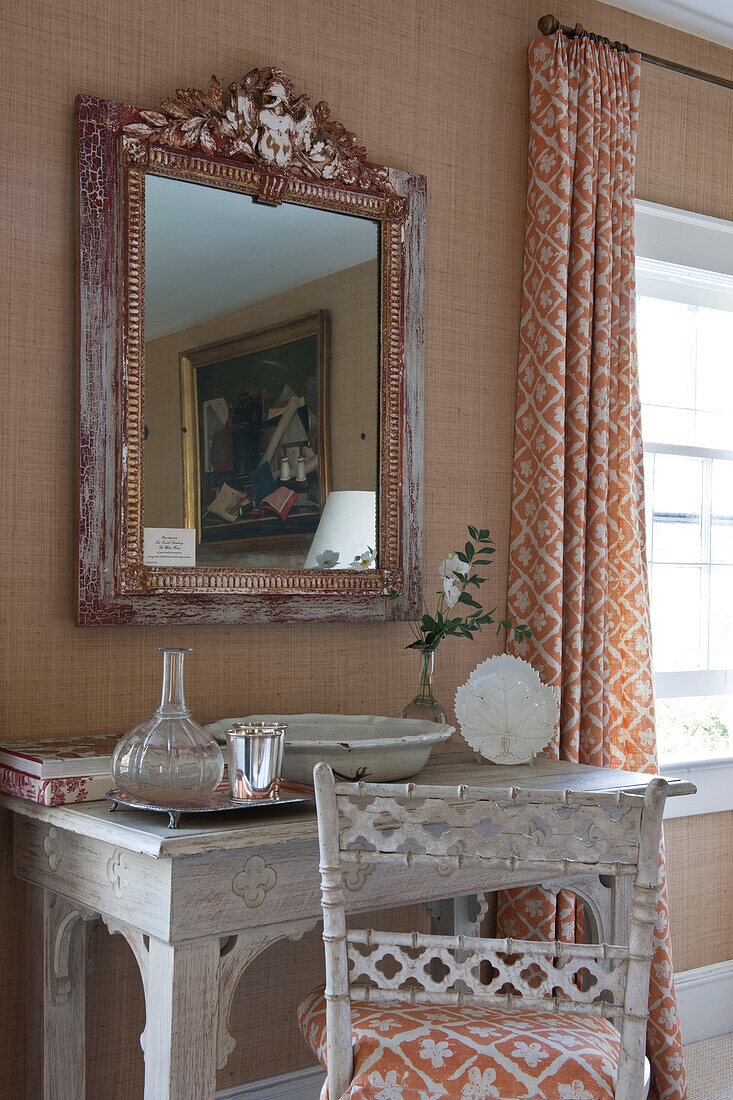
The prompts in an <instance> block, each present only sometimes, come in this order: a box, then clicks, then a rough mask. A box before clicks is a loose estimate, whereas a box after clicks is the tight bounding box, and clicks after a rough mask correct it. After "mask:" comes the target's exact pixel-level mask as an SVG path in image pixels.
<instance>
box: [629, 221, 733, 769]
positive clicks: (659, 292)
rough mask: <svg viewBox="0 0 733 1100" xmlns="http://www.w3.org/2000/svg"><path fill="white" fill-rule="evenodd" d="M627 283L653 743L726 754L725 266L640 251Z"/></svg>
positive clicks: (731, 710)
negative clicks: (637, 399)
mask: <svg viewBox="0 0 733 1100" xmlns="http://www.w3.org/2000/svg"><path fill="white" fill-rule="evenodd" d="M700 220H703V219H700ZM707 220H708V219H704V221H707ZM722 224H723V225H727V223H722ZM637 225H638V215H637ZM730 229H731V230H733V226H731V227H730ZM637 233H638V230H637ZM638 235H639V236H642V237H643V233H642V234H638ZM728 240H729V244H730V245H731V246H733V237H731V238H729V239H728ZM732 251H733V248H732ZM637 284H638V302H637V307H638V341H639V377H640V387H641V400H642V425H643V433H644V452H645V458H644V461H645V474H646V503H647V555H648V563H649V578H650V595H651V610H652V636H653V654H654V672H655V682H656V694H657V729H658V738H659V748H660V755H662V757H665V756H666V757H670V756H674V757H678V758H682V757H684V758H687V759H690V758H693V757H697V756H706V755H710V754H722V755H733V277H731V276H730V275H728V274H726V273H724V272H710V271H707V270H704V269H701V268H689V267H685V266H682V265H680V264H673V263H670V262H669V261H667V260H659V259H655V258H651V259H649V258H647V257H644V256H641V258H640V259H639V260H638V269H637Z"/></svg>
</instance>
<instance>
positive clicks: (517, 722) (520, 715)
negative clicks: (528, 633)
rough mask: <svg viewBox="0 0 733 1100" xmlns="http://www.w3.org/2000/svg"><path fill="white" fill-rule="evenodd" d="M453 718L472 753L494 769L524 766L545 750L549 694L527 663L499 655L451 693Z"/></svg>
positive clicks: (553, 708) (551, 719)
mask: <svg viewBox="0 0 733 1100" xmlns="http://www.w3.org/2000/svg"><path fill="white" fill-rule="evenodd" d="M455 708H456V718H457V719H458V722H459V724H460V727H461V733H462V734H463V736H464V738H465V739H466V741H467V742H468V744H469V745H470V746H471V748H472V749H475V750H476V752H479V753H480V754H481V755H482V756H483V757H485V758H486V759H487V760H492V761H494V763H496V764H526V763H527V762H528V761H530V760H532V758H533V757H535V756H536V755H537V753H538V752H540V751H541V750H542V749H544V748H545V747H546V746H547V745H549V743H550V741H551V740H552V735H553V733H554V731H555V724H556V722H557V717H558V710H559V708H558V702H557V697H556V695H555V692H554V691H553V690H552V688H550V687H548V686H547V684H543V683H542V681H541V680H540V678H539V675H538V674H537V672H535V670H534V669H533V668H532V666H531V665H530V664H528V662H527V661H522V660H521V659H520V658H519V657H512V656H510V654H508V653H502V654H501V655H500V656H498V657H489V659H488V660H487V661H482V662H481V664H480V665H478V666H477V667H476V668H475V669H474V670H473V672H472V673H471V675H470V676H469V677H468V680H466V683H465V684H461V686H460V687H459V688H458V690H457V691H456V703H455Z"/></svg>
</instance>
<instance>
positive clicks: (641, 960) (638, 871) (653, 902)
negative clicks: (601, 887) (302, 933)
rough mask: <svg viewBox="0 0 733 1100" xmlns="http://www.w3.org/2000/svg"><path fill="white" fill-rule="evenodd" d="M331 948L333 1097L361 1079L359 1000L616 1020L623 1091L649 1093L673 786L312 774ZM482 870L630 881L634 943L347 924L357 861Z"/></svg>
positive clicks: (629, 1095) (324, 769)
mask: <svg viewBox="0 0 733 1100" xmlns="http://www.w3.org/2000/svg"><path fill="white" fill-rule="evenodd" d="M314 782H315V789H316V805H317V811H318V831H319V843H320V854H321V858H320V870H321V892H322V899H323V921H324V944H325V950H326V1002H327V1004H326V1016H327V1041H328V1074H329V1095H330V1096H336V1097H337V1096H340V1095H341V1094H342V1093H343V1092H344V1091H345V1089H346V1088H347V1086H348V1083H349V1081H350V1079H351V1073H352V1053H351V1019H350V1003H351V1001H354V1002H357V1001H362V1002H363V1001H368V1002H375V1003H383V1004H385V1006H388V1005H389V1004H394V1003H396V1002H398V1001H403V1002H404V1001H407V1002H410V1003H412V1004H421V1003H422V1004H425V1003H429V1004H447V1005H478V1004H483V1005H490V1006H491V1007H494V1008H501V1009H504V1010H506V1011H516V1010H519V1009H533V1010H535V1011H542V1012H555V1013H557V1014H558V1015H560V1014H562V1013H566V1012H572V1013H589V1014H592V1015H600V1016H605V1017H613V1018H615V1019H617V1020H619V1019H620V1020H621V1054H620V1060H619V1072H618V1076H617V1081H616V1096H617V1097H623V1100H637V1097H638V1098H641V1096H642V1081H643V1063H644V1039H645V1034H646V1020H647V1015H648V989H649V973H650V966H651V957H652V931H653V926H654V922H655V920H656V909H657V900H658V894H659V844H660V835H661V823H662V815H663V811H664V803H665V799H666V794H667V784H666V783H665V781H664V780H662V779H658V778H657V779H652V780H651V781H650V783H649V785H648V787H647V788H646V791H645V793H644V794H631V793H623V792H607V793H586V792H582V793H581V792H575V791H569V790H566V791H559V792H558V791H537V790H535V791H531V790H523V789H520V788H517V787H511V788H502V789H498V788H484V787H474V788H471V787H466V786H459V787H447V786H417V785H415V784H413V783H406V784H382V785H380V784H372V783H363V782H361V783H337V782H335V780H334V777H333V773H332V772H331V769H330V768H329V767H328V766H327V765H326V764H318V765H317V766H316V769H315V772H314ZM380 863H382V864H388V865H394V866H395V868H398V867H403V868H404V867H419V866H421V865H425V866H432V867H433V868H435V869H437V870H439V871H440V870H443V869H445V870H446V871H450V870H455V869H456V868H460V869H461V870H462V871H463V872H464V873H466V872H468V873H470V872H471V870H473V869H475V870H476V876H477V884H479V883H480V882H481V876H482V875H483V876H484V879H485V874H486V870H487V869H491V870H494V869H496V870H497V871H501V872H503V873H508V874H509V875H512V874H517V876H518V877H519V878H520V879H521V881H523V882H525V883H526V881H527V875H528V874H532V875H534V874H536V876H537V879H536V880H537V882H541V881H543V880H544V879H546V878H556V877H558V876H563V877H565V876H567V877H572V876H580V875H586V876H588V875H596V876H597V875H604V876H605V875H610V876H614V877H616V876H621V875H628V876H632V877H633V882H634V886H633V909H632V916H631V931H630V936H629V943H628V944H614V945H610V944H605V943H602V944H575V943H572V944H569V943H555V942H551V943H548V942H541V941H535V940H515V939H483V938H477V937H468V936H435V935H426V934H422V933H417V932H414V933H409V932H407V933H401V932H381V931H377V930H374V929H366V930H362V929H359V930H348V931H347V929H346V914H345V901H344V893H343V875H344V873H345V872H346V871H348V870H349V869H350V867H352V865H353V864H380Z"/></svg>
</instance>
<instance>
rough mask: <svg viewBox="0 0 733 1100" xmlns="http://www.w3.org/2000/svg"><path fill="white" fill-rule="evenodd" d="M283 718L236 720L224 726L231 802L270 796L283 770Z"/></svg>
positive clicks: (284, 724)
mask: <svg viewBox="0 0 733 1100" xmlns="http://www.w3.org/2000/svg"><path fill="white" fill-rule="evenodd" d="M287 728H288V727H287V724H286V723H284V722H268V723H267V724H265V723H260V722H252V723H250V722H239V723H237V724H236V725H234V726H232V728H231V729H230V730H227V760H228V762H229V789H230V791H231V796H232V800H233V801H234V802H248V801H250V799H252V798H269V797H270V796H271V795H272V793H273V791H274V790H275V789H276V787H277V783H278V780H279V779H280V776H281V774H282V763H283V752H284V749H285V731H286V729H287Z"/></svg>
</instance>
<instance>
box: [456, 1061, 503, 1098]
mask: <svg viewBox="0 0 733 1100" xmlns="http://www.w3.org/2000/svg"><path fill="white" fill-rule="evenodd" d="M495 1080H496V1070H493V1069H485V1070H484V1072H483V1073H482V1072H481V1070H480V1069H479V1067H478V1066H471V1068H470V1069H469V1071H468V1081H467V1082H466V1083H465V1084H464V1086H463V1088H462V1089H461V1096H472V1097H473V1098H474V1100H489V1097H492V1096H498V1095H499V1090H498V1088H497V1087H496V1085H495V1084H494V1081H495Z"/></svg>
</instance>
